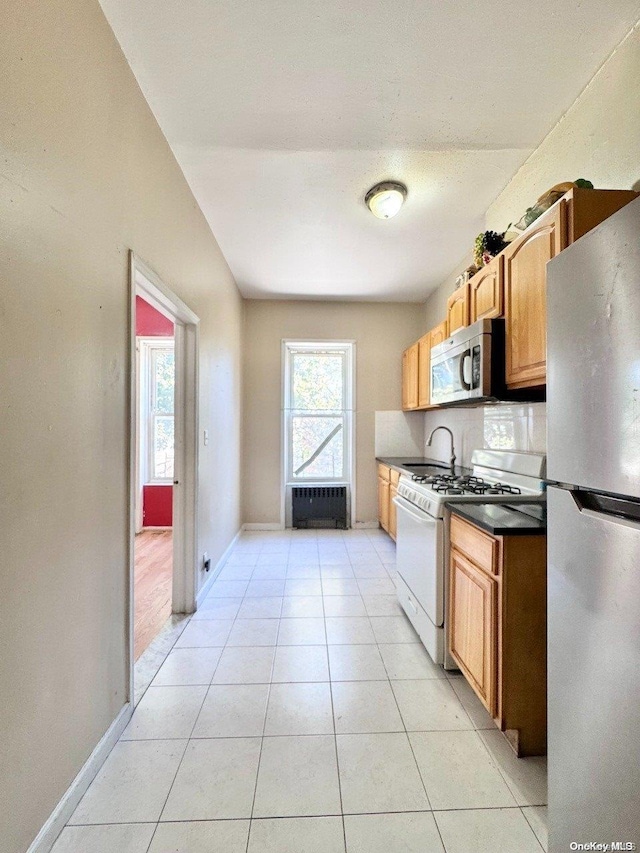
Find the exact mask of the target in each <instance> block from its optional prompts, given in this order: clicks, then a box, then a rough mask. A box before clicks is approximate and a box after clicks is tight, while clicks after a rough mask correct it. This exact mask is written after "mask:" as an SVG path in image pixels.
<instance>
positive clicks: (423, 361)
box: [418, 332, 431, 409]
mask: <svg viewBox="0 0 640 853" xmlns="http://www.w3.org/2000/svg"><path fill="white" fill-rule="evenodd" d="M430 403H431V332H427V334H426V335H423V336H422V337H421V338H420V340H419V341H418V408H419V409H424V408H426V407H427V406H428V405H429V404H430Z"/></svg>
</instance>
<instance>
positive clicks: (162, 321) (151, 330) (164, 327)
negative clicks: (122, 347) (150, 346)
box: [136, 296, 173, 338]
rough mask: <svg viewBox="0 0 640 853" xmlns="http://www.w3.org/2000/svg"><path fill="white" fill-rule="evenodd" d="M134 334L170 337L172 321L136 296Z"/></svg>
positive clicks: (171, 335)
mask: <svg viewBox="0 0 640 853" xmlns="http://www.w3.org/2000/svg"><path fill="white" fill-rule="evenodd" d="M136 335H138V336H140V337H143V338H153V337H160V338H172V337H173V323H172V322H171V320H169V319H168V318H167V317H165V316H164V314H161V313H160V312H159V311H157V310H156V309H155V308H154V307H153V305H149V303H148V302H145V301H144V299H143V298H142V296H136Z"/></svg>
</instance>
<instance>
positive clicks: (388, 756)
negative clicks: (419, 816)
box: [337, 734, 429, 814]
mask: <svg viewBox="0 0 640 853" xmlns="http://www.w3.org/2000/svg"><path fill="white" fill-rule="evenodd" d="M337 742H338V762H339V767H340V785H341V788H342V805H343V809H344V812H345V814H349V813H352V814H353V813H374V812H397V811H423V810H428V809H429V802H428V800H427V797H426V794H425V792H424V787H423V785H422V781H421V779H420V774H419V773H418V768H417V767H416V763H415V759H414V757H413V753H412V751H411V747H410V745H409V741H408V739H407V735H406V734H369V735H338V737H337Z"/></svg>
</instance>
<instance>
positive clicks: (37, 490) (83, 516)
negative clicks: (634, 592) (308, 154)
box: [0, 0, 242, 853]
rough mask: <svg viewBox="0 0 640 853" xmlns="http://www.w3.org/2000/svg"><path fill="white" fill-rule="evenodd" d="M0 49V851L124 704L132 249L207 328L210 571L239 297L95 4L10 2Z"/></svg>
mask: <svg viewBox="0 0 640 853" xmlns="http://www.w3.org/2000/svg"><path fill="white" fill-rule="evenodd" d="M0 42H1V44H0V55H1V56H2V66H3V71H2V75H1V77H0V149H1V152H2V157H1V160H0V220H1V224H0V359H1V362H2V365H3V369H2V372H1V374H0V386H1V387H0V400H1V407H2V413H1V415H0V418H1V425H0V432H1V434H2V441H1V442H0V470H1V471H2V475H1V483H2V497H1V498H0V518H1V519H2V521H1V523H0V561H1V567H0V584H1V595H0V608H1V618H0V632H1V637H0V648H1V649H2V651H1V653H0V720H1V724H0V731H1V735H2V736H1V738H0V768H2V769H1V771H0V849H1V850H2V853H24V851H25V850H26V849H27V847H28V846H29V844H30V842H31V841H32V839H33V838H34V836H35V835H36V833H37V832H38V830H39V829H40V827H41V825H42V824H43V823H44V821H45V820H46V819H47V817H48V816H49V814H50V812H51V810H52V809H53V808H54V806H55V805H56V804H57V803H58V801H59V799H60V797H61V796H62V795H63V793H64V792H65V790H66V788H67V787H68V785H69V784H70V782H71V781H72V780H73V778H74V776H75V775H76V773H77V772H78V771H79V769H80V768H81V766H82V764H83V762H84V761H85V760H86V758H87V757H88V755H89V754H90V752H91V751H92V749H93V748H94V746H95V745H96V743H97V742H98V740H99V739H100V738H101V736H102V735H103V733H104V732H105V730H106V729H107V728H108V726H109V725H110V723H111V722H112V720H113V719H114V717H115V716H116V715H117V713H118V712H119V711H120V709H121V708H122V706H123V703H124V702H125V699H126V686H127V672H126V655H125V630H126V628H125V625H126V621H125V620H126V612H127V610H126V595H127V565H126V564H127V504H126V499H127V429H128V423H127V405H126V404H127V370H128V363H127V323H128V319H127V306H128V293H127V287H128V285H127V252H128V249H129V248H133V249H134V250H135V251H136V252H137V253H138V254H139V256H140V257H141V258H142V259H144V260H145V261H146V262H147V263H148V264H149V265H150V266H152V267H153V268H154V269H155V270H156V271H157V272H158V274H159V275H160V276H161V277H162V278H163V279H164V281H165V283H166V284H167V285H168V286H169V287H171V288H172V289H174V290H175V291H176V293H177V294H178V295H179V296H180V297H181V298H182V299H183V300H184V302H186V303H187V304H188V305H189V306H190V307H191V308H192V309H193V310H194V311H195V312H196V313H197V314H198V315H199V316H200V318H201V321H202V322H201V365H200V392H201V406H200V419H201V426H202V427H203V428H204V427H208V429H209V430H210V434H211V441H210V443H209V446H208V447H207V448H204V447H202V448H201V451H200V452H201V469H200V482H201V489H200V504H201V513H200V518H199V523H198V531H199V549H200V551H203V550H204V549H206V550H208V551H209V553H210V554H211V557H212V558H213V561H214V563H215V561H216V560H217V559H218V558H219V556H220V555H221V554H222V552H223V551H224V549H225V548H226V546H227V545H228V543H229V542H230V540H231V539H232V537H233V536H234V534H235V533H236V531H237V530H238V527H239V524H240V510H239V502H240V499H239V477H238V468H239V454H240V425H239V420H240V403H241V400H240V390H241V370H240V338H241V331H242V301H241V299H240V297H239V295H238V292H237V289H236V287H235V284H234V281H233V279H232V276H231V274H230V272H229V269H228V267H227V265H226V263H225V261H224V259H223V257H222V255H221V253H220V251H219V249H218V246H217V244H216V242H215V240H214V239H213V237H212V235H211V232H210V230H209V228H208V227H207V225H206V223H205V220H204V218H203V216H202V214H201V213H200V210H199V208H198V207H197V205H196V203H195V201H194V199H193V197H192V195H191V193H190V191H189V189H188V187H187V184H186V182H185V180H184V178H183V176H182V173H181V171H180V169H179V168H178V166H177V164H176V162H175V160H174V158H173V156H172V154H171V152H170V150H169V148H168V146H167V143H166V141H165V139H164V137H163V136H162V133H161V132H160V130H159V128H158V126H157V124H156V122H155V120H154V118H153V116H152V115H151V113H150V111H149V109H148V107H147V104H146V102H145V101H144V99H143V97H142V95H141V93H140V91H139V89H138V86H137V84H136V82H135V80H134V78H133V75H132V73H131V71H130V69H129V67H128V65H127V63H126V61H125V59H124V57H123V55H122V53H121V51H120V49H119V47H118V45H117V43H116V41H115V38H114V36H113V34H112V32H111V30H110V28H109V27H108V25H107V23H106V21H105V20H104V18H103V15H102V12H101V10H100V7H99V5H98V2H97V0H51V2H48V3H41V2H38V0H19V1H18V0H6V2H5V3H4V5H3V10H2V22H1V26H0Z"/></svg>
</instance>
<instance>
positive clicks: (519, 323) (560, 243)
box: [503, 200, 567, 388]
mask: <svg viewBox="0 0 640 853" xmlns="http://www.w3.org/2000/svg"><path fill="white" fill-rule="evenodd" d="M566 233H567V225H566V202H565V201H564V200H562V201H560V202H558V204H556V205H554V206H553V207H552V208H550V209H549V210H548V211H547V213H544V214H543V215H542V216H541V217H540V218H539V219H537V220H536V221H535V223H534V224H533V225H531V226H530V228H528V229H527V230H526V231H525V232H524V234H523V235H522V236H521V237H519V238H518V239H517V240H514V242H513V243H511V244H510V245H509V246H508V247H507V248H506V249H505V251H504V253H503V255H504V297H505V316H506V329H505V332H506V349H507V351H506V374H507V375H506V379H507V385H508V387H509V388H526V387H536V386H540V385H544V384H545V382H546V376H547V272H546V267H547V262H548V261H550V260H551V258H555V256H556V255H557V254H558V253H559V252H561V251H562V250H563V249H564V248H565V246H566V245H567V236H566Z"/></svg>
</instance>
